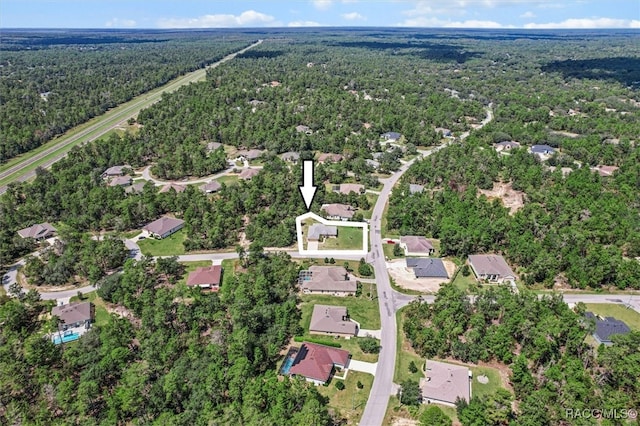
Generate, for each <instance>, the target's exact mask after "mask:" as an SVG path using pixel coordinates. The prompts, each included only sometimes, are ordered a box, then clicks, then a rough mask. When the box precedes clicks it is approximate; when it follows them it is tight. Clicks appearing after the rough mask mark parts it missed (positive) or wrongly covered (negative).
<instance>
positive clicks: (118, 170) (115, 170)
mask: <svg viewBox="0 0 640 426" xmlns="http://www.w3.org/2000/svg"><path fill="white" fill-rule="evenodd" d="M130 168H131V166H128V165H126V164H125V165H122V166H111V167H109V168H108V169H107V170H105V171H104V172H102V177H103V178H108V177H114V176H122V175H124V172H125V171H126V169H130Z"/></svg>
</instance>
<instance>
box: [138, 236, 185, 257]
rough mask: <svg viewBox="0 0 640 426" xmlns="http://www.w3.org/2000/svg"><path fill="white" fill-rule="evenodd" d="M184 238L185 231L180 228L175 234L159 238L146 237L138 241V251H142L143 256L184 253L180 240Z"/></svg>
mask: <svg viewBox="0 0 640 426" xmlns="http://www.w3.org/2000/svg"><path fill="white" fill-rule="evenodd" d="M186 238H187V233H186V231H185V230H184V229H181V230H179V231H178V232H176V233H175V234H171V235H169V236H168V237H167V238H163V239H161V240H156V239H155V238H149V237H147V238H146V239H144V240H141V241H138V246H140V251H142V254H144V255H145V256H174V255H175V256H177V255H181V254H184V253H185V250H184V245H183V244H182V242H183V241H184V240H185V239H186Z"/></svg>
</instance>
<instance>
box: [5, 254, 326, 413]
mask: <svg viewBox="0 0 640 426" xmlns="http://www.w3.org/2000/svg"><path fill="white" fill-rule="evenodd" d="M181 271H182V270H181V267H180V265H179V264H178V263H177V262H176V261H175V259H173V260H172V259H169V260H164V261H159V262H158V263H154V262H153V261H152V260H149V259H143V260H142V261H140V262H135V263H134V262H132V261H129V262H127V264H126V265H125V268H124V272H123V273H122V274H121V275H117V274H116V275H113V276H111V277H110V278H109V279H107V280H106V281H105V282H104V283H103V284H102V286H101V288H100V291H99V293H100V296H101V297H102V298H104V300H106V301H108V302H114V303H119V304H121V305H123V306H124V307H126V308H127V310H128V311H129V312H130V313H131V316H130V317H129V318H128V319H126V318H121V317H118V316H116V315H112V316H111V317H110V319H109V321H108V322H107V323H106V324H104V325H99V326H95V327H93V328H92V329H91V330H90V331H89V332H87V334H85V335H84V336H83V337H82V339H80V340H79V341H78V343H75V344H72V345H67V346H64V347H62V346H55V345H54V344H53V343H51V341H50V340H48V339H45V338H43V333H44V332H46V331H50V330H55V329H56V325H55V323H54V321H53V320H51V319H47V317H46V316H43V315H41V314H42V313H43V312H47V311H48V304H49V303H48V302H42V301H40V300H38V297H37V293H35V292H31V293H29V294H28V295H27V296H25V297H24V298H23V300H19V299H9V298H7V297H6V296H3V297H2V298H0V323H2V324H3V326H2V328H0V341H1V342H2V344H1V345H0V421H1V422H2V423H3V424H48V425H54V424H60V425H62V424H99V423H109V424H125V423H126V424H130V423H131V424H133V423H149V422H152V421H153V422H155V424H171V425H194V424H272V425H291V424H305V425H324V424H329V423H330V422H331V418H330V416H329V413H328V411H327V408H326V407H325V404H326V402H325V401H324V398H323V397H322V396H320V394H319V393H318V392H317V391H316V390H315V389H314V387H313V386H311V385H309V384H307V383H305V382H304V381H302V380H284V381H283V380H279V379H278V378H277V376H276V368H275V361H276V360H277V359H278V357H279V352H280V350H281V349H282V348H283V347H284V345H285V343H286V342H287V341H288V340H289V338H290V337H291V336H292V335H293V334H295V333H296V332H298V329H297V327H299V319H300V317H299V315H300V313H299V311H298V310H297V308H296V296H295V294H294V283H295V282H296V278H297V274H298V266H297V265H296V264H295V263H293V262H291V261H290V260H289V259H288V257H287V256H286V255H282V254H278V255H270V256H268V257H266V256H261V255H260V254H259V253H254V254H253V256H252V257H251V259H250V265H249V266H248V270H247V271H246V272H243V273H237V274H234V272H233V271H225V274H228V275H229V278H228V279H225V285H224V286H223V287H222V289H221V291H220V293H219V294H202V293H200V292H199V291H198V290H193V289H189V288H187V287H186V286H184V284H182V285H178V286H174V285H171V284H170V283H171V282H175V281H176V280H177V279H178V278H179V276H180V274H181Z"/></svg>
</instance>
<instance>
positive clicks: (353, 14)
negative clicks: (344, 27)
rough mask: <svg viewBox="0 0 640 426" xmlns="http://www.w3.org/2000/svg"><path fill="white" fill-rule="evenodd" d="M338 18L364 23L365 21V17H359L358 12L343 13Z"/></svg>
mask: <svg viewBox="0 0 640 426" xmlns="http://www.w3.org/2000/svg"><path fill="white" fill-rule="evenodd" d="M340 16H342V18H343V19H346V20H348V21H364V20H366V19H367V18H366V17H364V16H362V15H360V14H359V13H358V12H351V13H343V14H342V15H340Z"/></svg>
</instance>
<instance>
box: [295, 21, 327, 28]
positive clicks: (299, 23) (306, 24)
mask: <svg viewBox="0 0 640 426" xmlns="http://www.w3.org/2000/svg"><path fill="white" fill-rule="evenodd" d="M287 26H288V27H320V26H322V24H320V23H319V22H316V21H293V22H289V24H287Z"/></svg>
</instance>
